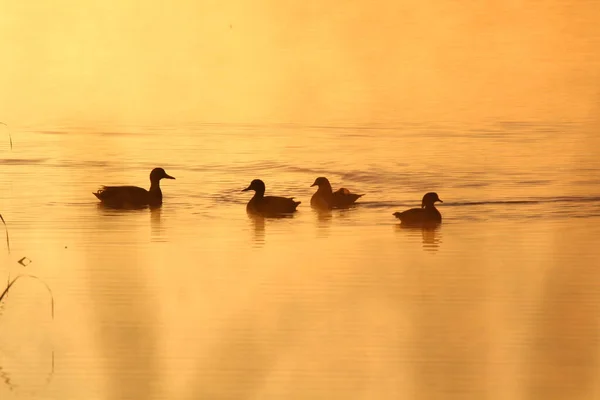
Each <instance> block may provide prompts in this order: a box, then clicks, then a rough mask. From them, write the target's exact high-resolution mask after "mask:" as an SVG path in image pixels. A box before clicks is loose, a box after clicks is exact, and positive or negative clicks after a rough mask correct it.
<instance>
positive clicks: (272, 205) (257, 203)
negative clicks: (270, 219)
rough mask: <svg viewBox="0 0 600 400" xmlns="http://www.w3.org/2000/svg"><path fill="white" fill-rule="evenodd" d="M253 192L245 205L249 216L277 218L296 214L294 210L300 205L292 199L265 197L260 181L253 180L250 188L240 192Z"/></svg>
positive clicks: (262, 183)
mask: <svg viewBox="0 0 600 400" xmlns="http://www.w3.org/2000/svg"><path fill="white" fill-rule="evenodd" d="M248 190H254V196H253V197H252V198H251V199H250V201H249V202H248V204H247V205H246V211H247V212H248V213H249V214H257V215H263V216H279V215H283V214H291V213H293V212H296V208H297V207H298V205H299V204H300V203H301V202H300V201H295V200H294V198H293V197H280V196H265V184H264V182H263V181H261V180H260V179H254V180H253V181H252V182H251V183H250V186H248V187H247V188H246V189H243V190H242V192H246V191H248Z"/></svg>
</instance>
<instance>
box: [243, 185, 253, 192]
mask: <svg viewBox="0 0 600 400" xmlns="http://www.w3.org/2000/svg"><path fill="white" fill-rule="evenodd" d="M250 189H251V188H250V186H248V187H247V188H246V189H242V192H247V191H248V190H250Z"/></svg>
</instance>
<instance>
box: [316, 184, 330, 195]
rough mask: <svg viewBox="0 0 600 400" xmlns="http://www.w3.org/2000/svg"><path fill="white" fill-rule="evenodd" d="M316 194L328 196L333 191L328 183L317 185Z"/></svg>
mask: <svg viewBox="0 0 600 400" xmlns="http://www.w3.org/2000/svg"><path fill="white" fill-rule="evenodd" d="M317 192H318V193H322V194H327V195H330V194H332V193H333V189H332V188H331V185H330V184H329V183H326V184H322V185H319V188H318V189H317Z"/></svg>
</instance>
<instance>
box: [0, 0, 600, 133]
mask: <svg viewBox="0 0 600 400" xmlns="http://www.w3.org/2000/svg"><path fill="white" fill-rule="evenodd" d="M599 15H600V3H598V2H564V1H558V0H554V1H546V2H527V1H516V0H515V1H508V2H506V1H495V2H492V3H490V2H485V3H477V2H469V4H468V5H466V3H464V2H455V1H450V0H442V1H436V2H431V3H420V2H397V1H374V2H366V1H354V2H347V1H339V0H331V1H326V2H316V1H311V2H276V1H266V0H262V1H261V0H258V1H254V0H239V1H234V2H217V1H195V0H187V1H186V0H179V1H173V2H165V1H133V0H107V1H102V2H98V1H80V0H52V1H50V0H37V1H27V2H23V1H17V0H6V1H4V2H3V4H2V9H1V13H0V49H1V54H2V63H0V89H1V93H0V110H1V112H2V113H1V114H0V120H5V122H8V123H11V124H13V125H15V124H26V123H30V122H34V121H52V122H59V121H70V122H75V123H80V122H86V121H87V122H98V121H109V122H136V123H143V122H149V123H153V122H174V121H176V122H186V121H187V122H189V121H219V122H222V121H237V122H251V121H258V122H273V121H300V122H314V121H325V122H331V121H382V120H387V121H389V120H398V119H409V120H414V119H420V118H436V119H446V120H447V119H454V118H463V117H466V118H474V117H479V116H492V117H504V118H519V117H523V116H526V115H527V114H528V111H530V110H532V109H535V110H536V111H538V112H541V113H543V114H549V115H555V114H556V113H557V112H560V113H561V115H564V116H565V117H567V118H568V117H572V116H583V115H588V114H589V112H590V106H591V104H592V103H594V102H593V101H592V100H593V99H596V98H597V96H598V90H597V87H598V81H599V74H600V73H599V72H598V71H600V55H599V52H598V51H597V49H598V48H599V47H600V39H599V38H600V24H598V23H597V22H598V19H599V18H600V17H598V16H599Z"/></svg>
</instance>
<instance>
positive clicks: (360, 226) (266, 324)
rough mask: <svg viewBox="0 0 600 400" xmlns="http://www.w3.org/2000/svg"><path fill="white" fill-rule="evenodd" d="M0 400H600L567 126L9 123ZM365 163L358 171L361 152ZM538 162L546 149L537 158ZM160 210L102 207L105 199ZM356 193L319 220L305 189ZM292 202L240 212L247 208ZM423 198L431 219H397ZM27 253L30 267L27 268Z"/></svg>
mask: <svg viewBox="0 0 600 400" xmlns="http://www.w3.org/2000/svg"><path fill="white" fill-rule="evenodd" d="M13 139H14V141H15V146H14V149H13V151H10V150H9V149H8V148H7V149H5V150H4V151H3V154H2V175H1V179H0V188H1V193H2V195H1V198H0V206H1V207H2V208H1V211H2V215H3V216H4V218H5V219H6V221H7V224H8V229H9V234H10V240H11V253H10V255H8V254H5V255H3V256H2V258H1V259H2V271H1V273H2V276H8V275H9V274H10V276H16V275H17V274H19V273H29V274H33V275H36V276H38V277H39V278H41V279H42V280H43V281H44V282H45V283H47V284H48V286H49V287H50V288H51V290H52V292H53V295H54V300H55V318H54V320H52V319H51V317H50V302H49V296H48V293H47V291H46V289H45V288H44V286H43V285H42V283H40V282H38V281H36V280H32V279H30V280H27V279H23V280H21V281H18V282H17V283H16V284H15V286H14V287H13V290H11V291H10V293H9V296H8V298H7V299H6V300H5V301H4V302H3V306H2V309H1V311H0V327H1V331H2V334H1V335H0V393H1V397H2V399H6V398H8V399H12V398H44V399H80V398H85V399H142V398H143V399H167V398H169V399H173V398H177V399H198V398H202V399H248V398H256V399H258V398H260V399H275V398H278V399H279V398H286V399H288V398H298V399H300V398H302V399H307V398H310V399H319V398H322V399H330V398H339V399H348V398H356V399H359V398H360V399H373V398H381V399H384V398H386V399H396V398H402V397H406V398H419V399H435V398H443V399H452V398H456V399H465V398H473V399H475V398H477V399H479V398H492V399H507V398H510V399H542V398H544V399H547V398H555V399H565V398H569V399H591V398H596V397H598V396H600V385H599V383H598V379H597V377H598V376H599V374H600V366H599V356H600V332H599V329H600V325H599V322H600V321H599V315H600V277H599V275H598V273H597V268H598V265H599V264H598V261H599V255H600V254H599V250H598V246H597V237H598V236H599V235H600V224H599V222H600V181H599V180H598V176H600V175H599V172H600V161H599V159H598V157H597V155H598V153H597V150H596V149H598V147H597V146H595V144H597V138H596V136H595V134H594V131H593V130H592V129H591V128H590V125H586V124H583V123H578V124H575V123H572V124H566V123H557V122H554V123H553V122H546V123H543V124H542V123H517V122H500V121H495V122H494V121H492V122H490V123H489V124H486V125H483V124H482V125H480V126H479V127H467V126H460V125H456V124H443V123H439V124H406V125H395V126H377V125H369V126H366V125H363V126H359V125H354V126H351V125H349V126H343V127H340V126H306V125H251V126H248V125H219V124H212V125H193V126H192V125H190V126H181V127H161V128H157V127H154V128H149V127H142V126H137V127H132V126H121V127H112V128H108V127H101V128H96V129H83V128H77V127H69V126H60V127H54V128H52V129H41V128H35V129H33V128H22V129H16V130H14V132H13ZM374 154H376V157H375V156H373V155H374ZM549 154H551V155H552V157H548V155H549ZM154 166H162V167H164V168H165V169H166V171H167V172H168V173H170V174H171V175H173V176H175V177H176V178H177V180H175V181H163V184H162V188H163V193H164V195H165V198H164V205H163V207H162V209H159V210H153V211H150V210H138V211H109V210H106V209H103V208H100V207H98V205H97V200H96V198H95V197H94V196H93V195H92V193H91V192H92V191H93V190H95V189H96V188H97V187H98V186H99V185H101V184H138V185H141V186H148V173H149V171H150V169H151V168H152V167H154ZM320 175H326V176H328V177H329V178H330V180H331V181H332V183H333V185H334V187H339V186H340V185H343V186H345V187H348V188H350V189H351V190H354V191H357V192H362V193H365V196H364V198H363V199H362V202H361V204H360V205H359V206H357V207H356V208H354V209H351V210H346V211H334V212H332V213H331V214H330V215H318V214H316V213H314V212H313V211H312V210H311V209H310V206H309V199H310V195H311V193H312V190H313V189H314V188H310V187H309V186H310V185H311V184H312V182H313V181H314V179H315V177H317V176H320ZM254 178H262V179H263V180H264V181H265V182H266V184H267V192H268V193H271V194H282V195H290V196H295V197H297V198H298V199H299V200H301V201H302V204H301V206H300V207H299V211H298V212H297V213H296V215H295V216H294V217H293V218H288V219H282V220H260V219H253V218H249V217H248V216H247V215H246V213H245V203H246V202H247V201H248V200H249V197H250V194H249V193H247V192H243V193H242V192H241V189H243V188H245V187H246V186H247V185H248V183H249V182H250V180H252V179H254ZM428 190H435V191H437V192H438V193H439V194H440V197H441V198H442V199H443V200H444V203H443V204H441V205H440V206H439V209H440V210H441V212H442V214H443V216H444V222H443V224H442V226H441V227H440V228H439V229H437V230H435V231H421V230H407V229H403V228H400V227H399V226H398V224H397V223H396V222H397V220H395V219H394V217H393V216H392V213H393V212H394V211H397V210H402V209H405V208H407V207H412V206H416V205H418V204H419V201H420V197H421V195H422V193H424V192H425V191H428ZM24 256H26V257H28V258H29V259H31V260H32V262H31V264H29V265H28V266H26V267H23V266H21V265H20V264H18V263H17V261H18V260H19V259H21V258H22V257H24Z"/></svg>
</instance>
